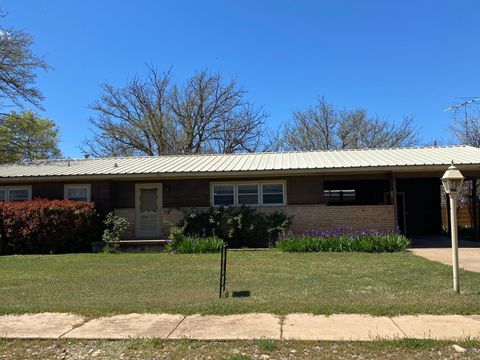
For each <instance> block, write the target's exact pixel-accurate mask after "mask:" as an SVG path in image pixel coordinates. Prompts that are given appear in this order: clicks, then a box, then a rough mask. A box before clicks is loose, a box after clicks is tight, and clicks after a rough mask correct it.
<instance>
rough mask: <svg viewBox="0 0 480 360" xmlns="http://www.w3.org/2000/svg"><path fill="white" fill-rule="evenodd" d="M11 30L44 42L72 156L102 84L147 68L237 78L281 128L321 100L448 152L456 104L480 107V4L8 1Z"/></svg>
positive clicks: (49, 84)
mask: <svg viewBox="0 0 480 360" xmlns="http://www.w3.org/2000/svg"><path fill="white" fill-rule="evenodd" d="M1 7H2V9H3V10H6V11H7V12H8V16H7V17H6V18H4V19H3V20H2V21H3V23H4V24H6V25H7V26H14V27H17V28H21V29H23V30H25V31H27V32H28V33H30V34H31V35H32V36H33V37H34V39H35V48H34V50H35V52H36V53H37V54H39V55H42V56H44V58H45V59H46V61H47V62H48V63H49V64H50V65H51V66H52V67H53V70H51V71H49V72H48V73H46V74H41V75H40V77H39V81H38V86H39V87H40V88H41V89H42V90H43V92H44V95H45V96H46V100H45V102H44V105H45V108H46V111H45V112H42V114H41V115H42V116H46V117H50V118H52V119H53V120H55V121H56V122H57V124H58V125H59V126H60V127H61V130H62V143H61V148H62V150H63V152H64V155H65V156H72V157H78V156H81V152H80V150H79V149H78V145H79V144H80V143H81V141H82V140H83V139H84V138H85V137H86V136H87V135H88V128H89V124H88V118H89V116H91V115H92V112H91V110H89V109H88V105H89V104H91V103H92V102H93V101H94V100H95V99H96V98H97V97H98V96H99V95H100V89H99V86H100V84H102V83H103V82H110V83H113V84H115V85H118V86H120V85H122V84H124V83H125V82H126V81H127V80H128V79H129V78H130V77H132V76H133V75H134V74H136V73H142V72H144V64H145V63H150V64H154V65H156V66H157V67H158V69H160V70H162V69H168V68H169V67H171V66H172V67H173V73H174V75H175V80H178V81H182V80H183V79H184V78H185V77H187V76H189V75H191V74H193V73H194V72H195V71H198V70H201V69H203V68H205V67H208V68H209V69H210V70H211V71H214V72H220V73H221V74H222V75H224V76H225V77H227V78H230V77H232V76H236V77H238V79H239V81H240V83H241V84H242V85H243V86H244V87H245V89H247V90H248V98H249V100H250V101H252V102H254V103H255V104H257V105H263V106H264V108H265V110H266V111H267V112H269V113H270V118H269V121H270V124H271V126H273V127H274V126H276V125H277V124H279V123H281V122H282V121H285V120H286V119H288V118H289V117H290V114H291V112H292V110H295V109H301V108H303V107H305V106H307V105H309V104H312V103H314V102H315V99H316V97H317V96H322V95H323V96H325V98H326V99H327V100H329V101H330V102H333V103H334V104H336V105H337V106H340V107H347V108H350V107H364V108H366V109H368V110H369V112H370V113H372V114H376V115H379V116H383V117H385V118H388V119H391V120H397V121H399V120H401V118H402V116H403V115H404V114H406V115H408V114H412V115H414V116H415V118H416V123H417V125H418V127H419V128H420V130H419V133H420V136H421V139H422V141H423V142H425V143H426V142H431V141H433V140H437V141H439V142H440V143H447V142H449V141H450V134H449V130H448V124H449V122H450V115H449V113H446V112H445V111H444V109H445V108H446V107H447V106H448V105H449V104H451V103H452V102H455V101H457V99H456V97H463V96H480V89H479V86H480V71H479V68H480V46H479V39H480V36H479V35H480V27H479V26H478V14H479V13H480V2H479V1H474V0H472V1H454V0H451V1H438V0H437V1H387V0H385V1H368V0H363V1H356V0H351V1H338V0H337V1H334V0H331V1H293V0H292V1H278V0H277V1H274V0H271V1H266V0H265V1H261V0H252V1H250V0H244V1H240V0H238V1H209V0H202V1H182V0H175V1H173V0H172V1H153V0H152V1H147V0H137V1H133V0H131V1H107V0H105V1H100V0H96V1H91V0H82V1H77V0H69V1H59V0H58V1H54V0H35V1H34V0H31V1H26V0H4V1H2V3H1Z"/></svg>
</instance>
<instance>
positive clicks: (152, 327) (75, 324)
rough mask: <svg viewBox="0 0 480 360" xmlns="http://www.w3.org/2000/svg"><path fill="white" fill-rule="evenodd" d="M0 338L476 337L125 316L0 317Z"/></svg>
mask: <svg viewBox="0 0 480 360" xmlns="http://www.w3.org/2000/svg"><path fill="white" fill-rule="evenodd" d="M0 337H5V338H42V339H60V338H68V339H126V338H140V337H141V338H152V337H155V338H164V339H181V338H189V339H198V340H232V339H262V338H268V339H278V340H283V339H296V340H376V339H396V338H405V337H407V338H419V339H449V340H459V339H466V338H470V339H471V338H480V315H471V316H462V315H438V316H437V315H418V316H410V315H406V316H395V317H386V316H379V317H372V316H368V315H357V314H337V315H331V316H324V315H310V314H290V315H287V316H283V317H280V316H275V315H272V314H243V315H227V316H217V315H208V316H200V315H191V316H183V315H170V314H128V315H116V316H111V317H103V318H99V319H93V320H90V321H85V320H84V319H83V318H82V317H80V316H77V315H72V314H60V313H42V314H30V315H29V314H25V315H6V316H0Z"/></svg>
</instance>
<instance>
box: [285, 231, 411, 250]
mask: <svg viewBox="0 0 480 360" xmlns="http://www.w3.org/2000/svg"><path fill="white" fill-rule="evenodd" d="M409 245H410V240H408V239H407V238H406V237H405V236H404V235H402V234H399V233H384V232H383V233H382V232H379V231H377V230H374V229H366V230H361V231H358V230H353V229H350V228H338V229H335V230H311V231H308V232H305V233H302V234H293V233H287V234H285V235H282V236H281V238H280V240H279V241H278V242H277V248H278V249H279V250H281V251H284V252H368V253H381V252H398V251H405V250H406V248H407V247H408V246H409Z"/></svg>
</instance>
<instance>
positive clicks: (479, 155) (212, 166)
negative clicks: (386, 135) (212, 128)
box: [0, 146, 480, 181]
mask: <svg viewBox="0 0 480 360" xmlns="http://www.w3.org/2000/svg"><path fill="white" fill-rule="evenodd" d="M452 160H453V161H454V162H455V164H457V165H459V166H460V168H461V166H462V165H469V166H471V165H480V149H479V148H475V147H471V146H445V147H423V148H394V149H365V150H333V151H302V152H276V153H252V154H229V155H225V154H212V155H165V156H144V157H116V158H114V157H111V158H91V159H70V160H69V159H61V160H36V161H32V162H25V163H15V164H5V165H1V166H0V180H3V181H5V180H6V179H11V178H22V179H25V178H39V177H49V178H50V177H72V176H95V177H97V176H105V177H110V176H121V175H124V176H125V175H141V174H144V175H147V174H150V175H158V176H180V175H181V176H201V175H209V176H212V175H213V176H217V175H219V176H226V175H230V174H235V175H246V174H252V175H253V174H259V173H265V174H266V173H268V174H283V173H285V172H293V173H295V172H319V173H321V172H328V171H334V170H345V171H346V170H350V171H354V170H359V171H360V170H365V171H370V170H371V171H373V170H382V169H383V170H385V169H389V168H391V169H392V170H393V168H397V169H398V168H402V169H407V168H408V169H412V168H415V169H418V168H419V167H429V168H435V167H438V169H440V168H444V167H445V166H447V165H449V164H450V163H451V161H452ZM479 169H480V167H479Z"/></svg>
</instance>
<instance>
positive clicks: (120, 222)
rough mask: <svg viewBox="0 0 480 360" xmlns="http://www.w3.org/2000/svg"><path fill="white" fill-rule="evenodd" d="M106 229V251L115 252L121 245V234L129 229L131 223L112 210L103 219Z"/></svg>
mask: <svg viewBox="0 0 480 360" xmlns="http://www.w3.org/2000/svg"><path fill="white" fill-rule="evenodd" d="M103 223H104V224H105V230H104V231H103V235H102V240H103V241H104V242H105V247H104V248H103V251H104V252H108V253H115V252H117V251H118V248H119V247H120V236H121V235H122V234H123V232H124V231H125V230H127V229H128V226H129V223H128V221H127V220H126V219H124V218H123V217H121V216H116V215H114V214H113V213H112V212H111V213H108V214H107V216H106V217H105V220H104V221H103Z"/></svg>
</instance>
